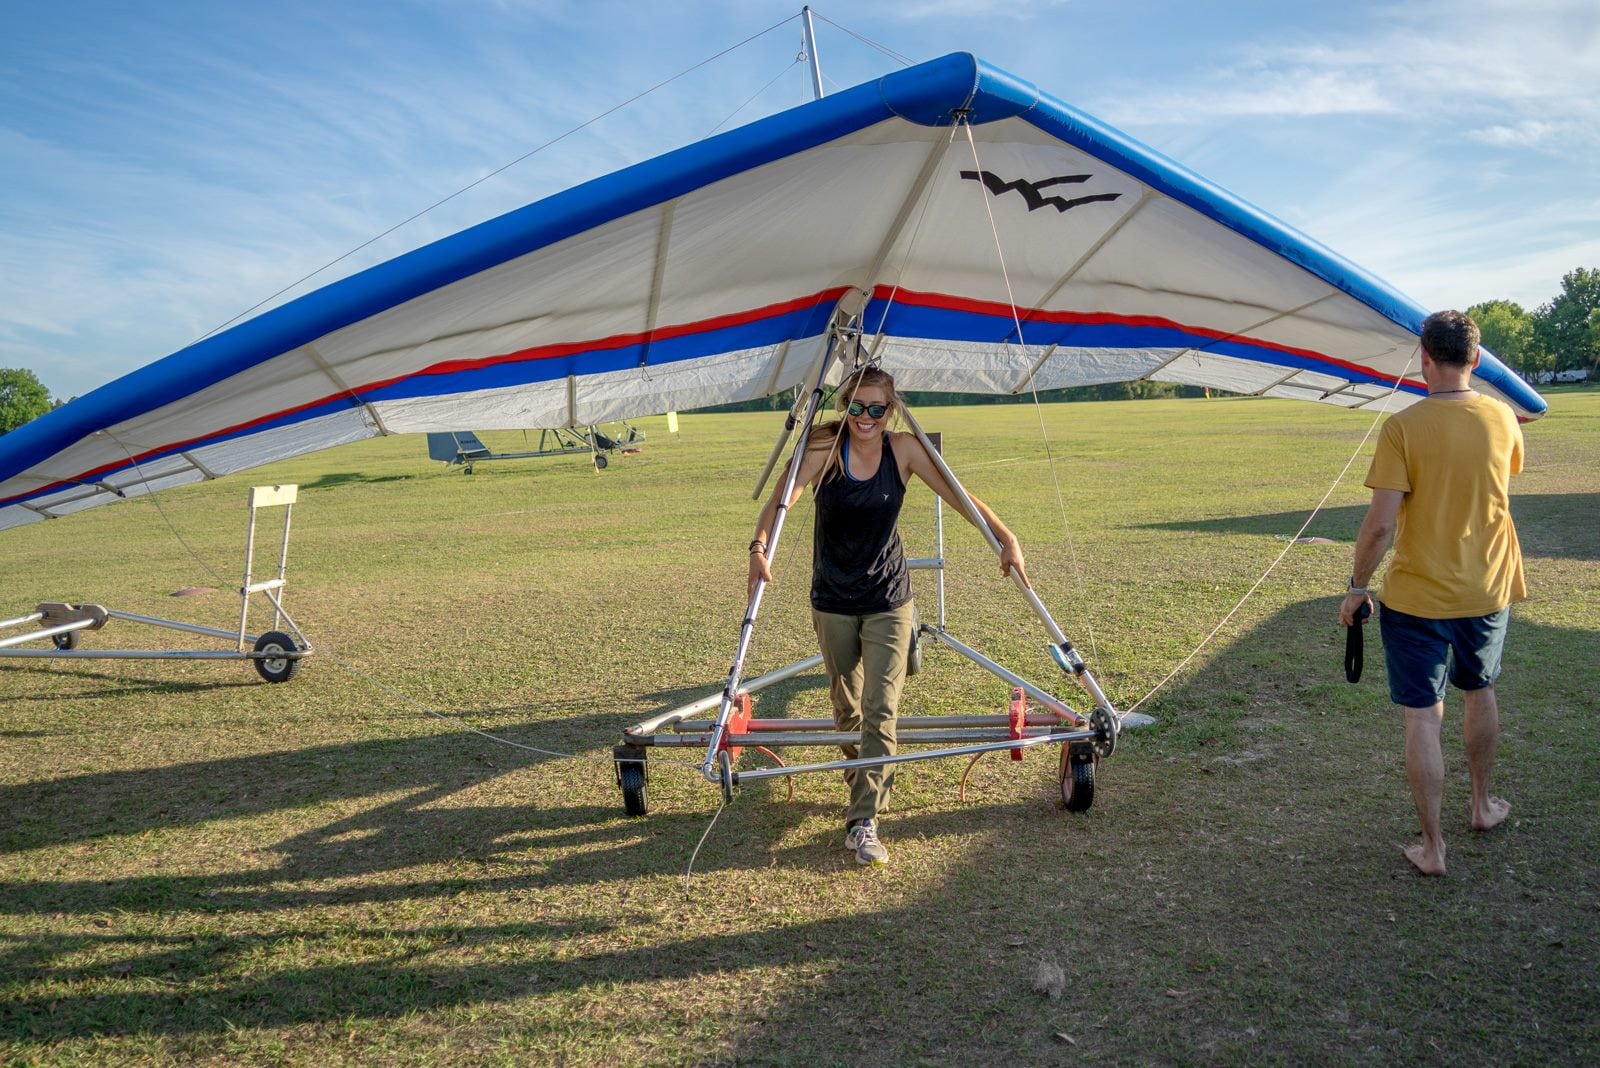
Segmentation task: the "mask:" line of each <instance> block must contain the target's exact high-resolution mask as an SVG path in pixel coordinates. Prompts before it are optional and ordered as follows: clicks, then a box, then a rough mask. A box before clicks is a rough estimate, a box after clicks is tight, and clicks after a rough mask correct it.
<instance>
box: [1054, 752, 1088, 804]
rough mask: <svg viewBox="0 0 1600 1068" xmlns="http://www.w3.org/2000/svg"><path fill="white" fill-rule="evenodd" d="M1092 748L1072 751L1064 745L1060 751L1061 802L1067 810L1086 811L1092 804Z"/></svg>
mask: <svg viewBox="0 0 1600 1068" xmlns="http://www.w3.org/2000/svg"><path fill="white" fill-rule="evenodd" d="M1095 760H1096V758H1095V754H1094V750H1093V749H1086V750H1083V751H1082V752H1073V751H1072V748H1071V747H1064V748H1063V749H1062V752H1061V803H1062V804H1063V805H1065V806H1066V808H1067V811H1068V812H1087V811H1089V806H1090V805H1092V804H1094V766H1095Z"/></svg>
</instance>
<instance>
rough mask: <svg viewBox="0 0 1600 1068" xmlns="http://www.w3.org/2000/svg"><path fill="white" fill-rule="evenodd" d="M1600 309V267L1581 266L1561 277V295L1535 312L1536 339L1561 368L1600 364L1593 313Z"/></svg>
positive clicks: (1558, 368)
mask: <svg viewBox="0 0 1600 1068" xmlns="http://www.w3.org/2000/svg"><path fill="white" fill-rule="evenodd" d="M1596 309H1600V268H1597V267H1579V268H1578V269H1577V270H1575V271H1572V272H1570V273H1568V274H1566V275H1564V276H1563V277H1562V279H1561V294H1560V295H1559V296H1558V297H1556V299H1555V300H1552V301H1551V302H1550V303H1548V304H1543V305H1540V307H1539V310H1538V311H1536V312H1534V313H1533V334H1534V339H1535V340H1536V341H1537V342H1538V343H1539V344H1540V345H1541V346H1542V347H1543V348H1544V349H1545V350H1546V351H1548V352H1549V353H1550V355H1551V357H1552V358H1553V360H1554V364H1553V366H1554V367H1555V369H1556V370H1558V371H1564V370H1566V369H1567V368H1569V367H1594V366H1595V365H1596V364H1600V338H1597V337H1596V336H1595V332H1594V330H1593V328H1592V327H1591V326H1590V316H1591V314H1592V313H1593V312H1594V311H1595V310H1596Z"/></svg>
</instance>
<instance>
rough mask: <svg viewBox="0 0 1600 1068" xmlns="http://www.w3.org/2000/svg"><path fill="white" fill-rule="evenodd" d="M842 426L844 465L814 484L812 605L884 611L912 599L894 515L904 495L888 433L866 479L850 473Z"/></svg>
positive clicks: (854, 613)
mask: <svg viewBox="0 0 1600 1068" xmlns="http://www.w3.org/2000/svg"><path fill="white" fill-rule="evenodd" d="M849 433H850V432H849V431H848V430H843V429H841V430H840V434H841V435H843V437H844V440H842V441H841V442H840V443H839V448H840V450H841V453H840V459H841V460H842V461H843V467H844V470H843V471H842V472H835V473H833V474H831V475H830V476H828V477H825V478H824V479H823V480H822V485H821V486H819V487H818V488H817V519H816V527H815V536H814V537H813V539H812V546H811V607H813V608H815V609H816V610H817V611H819V612H833V613H837V614H839V615H848V616H860V615H867V614H869V613H872V612H888V611H891V610H892V609H895V608H899V607H900V606H901V605H903V604H905V603H906V602H908V601H910V600H911V575H910V572H908V571H907V570H906V554H905V549H904V548H903V547H902V546H901V544H900V531H899V530H897V529H896V528H895V521H896V520H897V519H899V517H900V504H901V502H902V501H904V500H905V497H906V486H905V483H904V482H902V481H900V465H899V464H897V463H895V459H894V449H893V448H892V447H891V446H890V445H889V435H888V434H887V433H886V434H884V435H883V457H882V459H881V460H880V461H879V462H878V470H877V472H876V473H875V474H874V475H873V476H872V477H871V478H868V479H861V480H858V479H855V478H853V477H851V475H850V451H849V449H850V438H849Z"/></svg>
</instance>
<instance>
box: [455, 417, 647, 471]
mask: <svg viewBox="0 0 1600 1068" xmlns="http://www.w3.org/2000/svg"><path fill="white" fill-rule="evenodd" d="M644 436H645V435H644V431H642V430H640V429H638V428H637V427H634V426H631V425H630V424H628V423H626V422H624V423H622V424H620V429H619V428H617V427H611V428H609V433H608V432H607V429H606V428H602V427H598V426H583V427H573V428H571V429H567V428H564V427H557V428H555V429H553V430H541V431H539V447H538V448H536V449H526V450H522V451H519V452H495V451H494V450H493V449H491V448H489V446H487V445H485V444H484V443H483V439H482V438H480V437H478V435H477V434H475V433H474V432H472V431H471V430H452V431H440V432H436V433H432V434H429V435H428V459H430V460H440V461H442V462H444V463H445V464H447V465H449V466H450V467H459V468H461V469H462V470H463V471H465V472H466V473H467V474H469V475H470V474H472V468H473V466H474V465H476V464H481V463H484V462H485V461H488V460H526V459H532V458H535V457H543V456H570V455H572V454H574V453H587V454H588V455H589V456H590V457H591V460H592V462H593V464H594V466H595V469H596V470H604V469H605V467H606V466H607V465H608V464H609V463H610V461H608V460H607V459H606V453H608V452H621V453H629V452H638V451H639V444H638V443H639V442H641V441H643V440H644Z"/></svg>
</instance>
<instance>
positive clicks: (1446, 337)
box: [1422, 311, 1479, 367]
mask: <svg viewBox="0 0 1600 1068" xmlns="http://www.w3.org/2000/svg"><path fill="white" fill-rule="evenodd" d="M1478 340H1479V334H1478V324H1477V323H1475V322H1473V321H1472V317H1471V316H1470V315H1468V314H1467V313H1466V312H1458V311H1441V312H1434V313H1433V314H1432V315H1430V316H1428V317H1427V318H1426V319H1424V320H1422V351H1423V352H1426V353H1427V354H1428V357H1429V359H1431V360H1433V361H1434V362H1435V363H1453V364H1457V365H1458V366H1461V367H1467V366H1470V365H1471V363H1472V361H1473V360H1474V359H1475V358H1477V355H1478Z"/></svg>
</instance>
